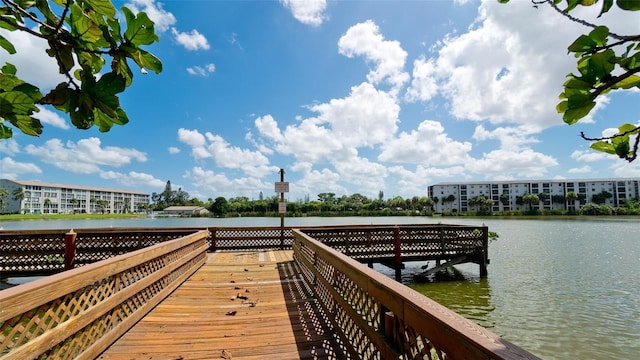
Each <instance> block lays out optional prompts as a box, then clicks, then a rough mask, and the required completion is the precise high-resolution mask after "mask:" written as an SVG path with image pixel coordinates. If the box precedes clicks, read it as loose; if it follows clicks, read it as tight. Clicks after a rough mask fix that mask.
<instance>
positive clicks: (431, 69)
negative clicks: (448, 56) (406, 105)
mask: <svg viewBox="0 0 640 360" xmlns="http://www.w3.org/2000/svg"><path fill="white" fill-rule="evenodd" d="M435 71H436V68H435V64H434V61H433V59H430V60H427V59H425V58H424V56H421V57H419V58H418V59H416V60H415V61H414V62H413V74H412V77H411V85H410V86H409V88H408V89H407V93H406V99H407V101H410V102H412V101H418V100H420V101H427V100H430V99H431V98H432V97H433V96H434V95H436V94H437V92H438V83H437V81H436V78H435Z"/></svg>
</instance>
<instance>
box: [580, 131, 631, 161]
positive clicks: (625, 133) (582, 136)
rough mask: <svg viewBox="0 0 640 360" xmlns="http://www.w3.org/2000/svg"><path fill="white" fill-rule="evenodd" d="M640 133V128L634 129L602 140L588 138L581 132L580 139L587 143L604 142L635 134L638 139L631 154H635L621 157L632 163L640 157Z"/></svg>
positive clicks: (604, 137)
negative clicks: (639, 153)
mask: <svg viewBox="0 0 640 360" xmlns="http://www.w3.org/2000/svg"><path fill="white" fill-rule="evenodd" d="M639 132H640V126H638V127H636V128H634V129H631V130H628V131H625V132H623V133H620V134H615V135H612V136H603V137H600V138H590V137H587V136H586V135H585V134H584V132H580V137H581V138H583V139H584V140H587V141H602V140H611V139H613V138H617V137H621V136H627V135H633V134H634V133H635V135H636V139H635V141H634V142H633V147H632V149H631V152H632V153H633V155H631V156H629V155H627V154H625V155H624V156H621V157H622V158H624V159H625V160H627V161H628V162H632V161H634V160H635V159H636V158H637V157H638V147H640V134H638V133H639Z"/></svg>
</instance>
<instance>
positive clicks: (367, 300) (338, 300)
mask: <svg viewBox="0 0 640 360" xmlns="http://www.w3.org/2000/svg"><path fill="white" fill-rule="evenodd" d="M293 234H294V242H293V251H294V259H295V261H296V263H297V264H298V265H299V266H300V269H301V271H302V274H303V276H304V278H305V282H306V283H307V284H309V286H310V288H311V290H312V291H313V292H314V294H315V297H316V300H317V301H318V303H319V304H320V306H321V307H322V309H323V311H324V313H325V316H327V318H328V319H329V320H330V322H331V323H332V325H333V328H334V330H335V331H336V333H337V335H338V337H339V338H340V340H341V342H342V344H344V346H345V348H346V352H348V353H349V354H350V355H351V357H352V358H354V359H510V360H511V359H537V357H535V356H534V355H532V354H530V353H528V352H527V351H525V350H523V349H521V348H519V347H517V346H516V345H514V344H512V343H510V342H508V341H506V340H504V339H501V338H500V337H498V336H497V335H495V334H493V333H492V332H490V331H489V330H487V329H485V328H483V327H481V326H479V325H477V324H475V323H474V322H472V321H470V320H467V319H465V318H464V317H462V316H460V315H458V314H456V313H455V312H453V311H451V310H449V309H447V308H445V307H444V306H442V305H440V304H438V303H436V302H435V301H433V300H431V299H429V298H427V297H425V296H423V295H421V294H420V293H418V292H416V291H414V290H412V289H410V288H409V287H406V286H404V285H402V284H400V283H398V282H396V281H393V280H392V279H390V278H388V277H386V276H384V275H382V274H380V273H378V272H376V271H375V270H373V269H369V268H367V267H366V266H364V265H363V264H360V263H359V262H357V261H355V260H354V259H352V258H350V257H348V256H346V255H345V254H343V253H341V252H339V251H336V250H335V249H332V248H330V247H329V246H327V245H325V244H323V243H321V242H320V241H317V240H315V239H313V238H312V237H311V236H310V235H307V234H305V232H303V231H300V230H294V231H293Z"/></svg>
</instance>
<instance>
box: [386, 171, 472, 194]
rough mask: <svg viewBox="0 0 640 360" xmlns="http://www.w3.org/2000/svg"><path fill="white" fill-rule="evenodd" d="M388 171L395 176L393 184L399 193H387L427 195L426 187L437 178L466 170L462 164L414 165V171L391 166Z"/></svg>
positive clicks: (448, 176)
mask: <svg viewBox="0 0 640 360" xmlns="http://www.w3.org/2000/svg"><path fill="white" fill-rule="evenodd" d="M388 171H389V173H390V174H392V175H393V176H394V177H395V178H397V179H395V184H397V187H396V188H397V189H399V190H400V193H397V194H388V195H390V196H392V195H399V196H404V197H406V196H427V188H428V186H429V185H432V184H433V180H434V179H437V178H451V177H456V176H460V175H462V174H464V173H465V172H467V170H466V169H465V168H464V166H452V167H437V168H436V167H424V166H422V165H418V166H416V169H415V171H411V170H408V169H407V168H405V167H403V166H391V167H389V169H388Z"/></svg>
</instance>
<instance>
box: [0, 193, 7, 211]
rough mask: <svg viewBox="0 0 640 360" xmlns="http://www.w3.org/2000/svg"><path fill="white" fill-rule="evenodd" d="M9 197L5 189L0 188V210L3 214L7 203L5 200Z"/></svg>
mask: <svg viewBox="0 0 640 360" xmlns="http://www.w3.org/2000/svg"><path fill="white" fill-rule="evenodd" d="M8 195H9V192H8V191H7V189H4V188H0V210H1V212H3V213H4V209H5V208H6V207H7V202H6V201H5V198H6V197H7V196H8Z"/></svg>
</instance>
